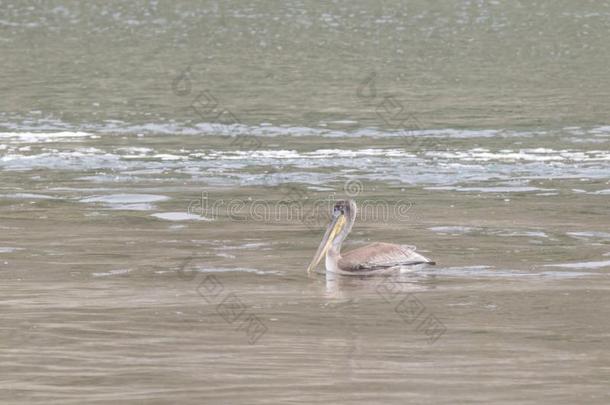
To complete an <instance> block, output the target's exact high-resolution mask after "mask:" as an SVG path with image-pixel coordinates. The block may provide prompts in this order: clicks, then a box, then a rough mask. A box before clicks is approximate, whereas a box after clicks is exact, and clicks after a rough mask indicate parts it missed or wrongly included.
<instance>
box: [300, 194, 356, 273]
mask: <svg viewBox="0 0 610 405" xmlns="http://www.w3.org/2000/svg"><path fill="white" fill-rule="evenodd" d="M355 218H356V203H355V202H354V201H353V200H339V201H337V202H336V203H335V205H334V206H333V210H332V212H331V220H330V224H328V228H326V233H324V237H323V238H322V242H320V246H318V251H317V252H316V255H315V256H314V257H313V260H312V261H311V263H310V264H309V267H308V268H307V272H308V273H310V272H311V271H312V270H313V269H315V268H316V266H317V265H318V263H320V260H322V258H323V257H324V256H325V255H326V253H327V252H328V249H330V247H331V246H332V245H333V243H335V242H339V243H340V242H343V239H345V237H346V236H347V234H348V233H349V231H350V230H351V229H352V225H353V223H354V219H355Z"/></svg>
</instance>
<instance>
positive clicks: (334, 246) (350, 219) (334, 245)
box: [328, 215, 356, 256]
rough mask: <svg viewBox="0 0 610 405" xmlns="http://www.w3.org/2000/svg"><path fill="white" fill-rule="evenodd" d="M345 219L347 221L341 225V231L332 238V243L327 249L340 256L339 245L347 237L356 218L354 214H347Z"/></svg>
mask: <svg viewBox="0 0 610 405" xmlns="http://www.w3.org/2000/svg"><path fill="white" fill-rule="evenodd" d="M346 220H347V223H346V224H345V226H344V227H343V229H342V230H341V232H339V234H338V235H337V236H336V237H335V239H334V240H333V243H332V245H331V247H330V249H329V250H328V251H329V253H331V252H332V253H334V254H335V255H339V256H340V254H341V246H342V245H343V242H344V241H345V239H347V235H349V233H350V232H351V230H352V226H354V222H355V221H356V218H355V216H352V215H349V216H347V218H346Z"/></svg>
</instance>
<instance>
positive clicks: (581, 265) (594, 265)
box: [545, 260, 610, 269]
mask: <svg viewBox="0 0 610 405" xmlns="http://www.w3.org/2000/svg"><path fill="white" fill-rule="evenodd" d="M545 266H546V267H563V268H566V269H601V268H603V267H610V260H603V261H597V262H575V263H557V264H545Z"/></svg>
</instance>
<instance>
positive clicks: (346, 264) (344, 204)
mask: <svg viewBox="0 0 610 405" xmlns="http://www.w3.org/2000/svg"><path fill="white" fill-rule="evenodd" d="M355 220H356V203H355V202H354V201H352V200H348V201H338V202H337V203H336V204H335V206H334V208H333V212H332V220H331V223H330V224H329V226H328V229H327V230H326V233H325V234H324V237H323V238H322V242H321V243H320V247H319V248H318V251H317V252H316V255H315V256H314V258H313V260H312V262H311V264H310V265H309V268H308V269H307V272H311V271H312V270H313V269H315V268H316V266H317V265H318V263H319V262H320V261H321V259H322V257H324V256H325V257H326V260H325V264H326V271H327V272H330V273H338V274H345V275H370V274H377V273H387V272H393V271H396V270H405V269H408V268H414V267H416V266H421V265H432V264H434V262H433V261H431V260H430V259H428V258H427V257H424V256H422V255H420V254H419V253H416V252H415V248H414V247H413V246H408V245H395V244H393V243H381V242H376V243H373V244H370V245H367V246H363V247H361V248H358V249H354V250H351V251H349V252H347V253H345V254H343V255H342V254H341V246H342V244H343V241H345V239H346V238H347V235H348V234H349V232H350V231H351V230H352V226H353V225H354V222H355Z"/></svg>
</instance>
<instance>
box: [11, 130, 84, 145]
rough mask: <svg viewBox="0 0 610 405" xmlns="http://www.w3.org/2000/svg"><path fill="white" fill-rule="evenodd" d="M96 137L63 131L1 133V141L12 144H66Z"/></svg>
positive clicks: (79, 132) (78, 132)
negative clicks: (79, 139) (4, 140)
mask: <svg viewBox="0 0 610 405" xmlns="http://www.w3.org/2000/svg"><path fill="white" fill-rule="evenodd" d="M91 136H94V134H92V133H90V132H81V131H61V132H27V131H25V132H0V139H6V140H8V141H9V142H10V143H14V142H18V143H42V142H44V143H49V142H66V141H71V140H75V139H77V138H86V137H91Z"/></svg>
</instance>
